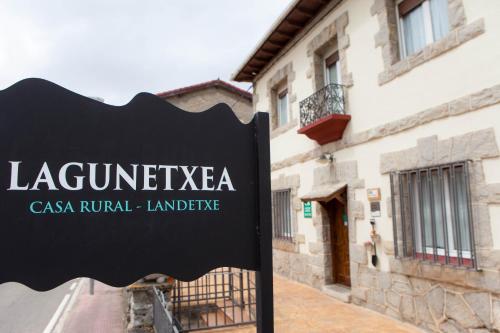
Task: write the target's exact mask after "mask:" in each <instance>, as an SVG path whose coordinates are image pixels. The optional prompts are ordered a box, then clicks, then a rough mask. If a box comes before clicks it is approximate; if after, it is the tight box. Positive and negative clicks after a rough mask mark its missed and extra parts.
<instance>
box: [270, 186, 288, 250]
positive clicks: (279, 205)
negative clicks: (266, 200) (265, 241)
mask: <svg viewBox="0 0 500 333" xmlns="http://www.w3.org/2000/svg"><path fill="white" fill-rule="evenodd" d="M290 192H291V191H290V190H289V189H287V190H279V191H273V193H272V203H273V237H274V238H278V239H284V240H289V241H291V240H292V239H293V237H292V215H291V201H290V200H291V199H290Z"/></svg>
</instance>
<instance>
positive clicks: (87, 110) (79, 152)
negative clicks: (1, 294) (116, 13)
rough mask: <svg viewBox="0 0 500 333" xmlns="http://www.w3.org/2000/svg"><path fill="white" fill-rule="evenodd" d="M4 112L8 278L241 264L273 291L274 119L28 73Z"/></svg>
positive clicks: (3, 277)
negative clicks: (83, 87)
mask: <svg viewBox="0 0 500 333" xmlns="http://www.w3.org/2000/svg"><path fill="white" fill-rule="evenodd" d="M0 117H1V119H0V262H1V265H2V269H1V270H0V283H3V282H8V281H15V282H19V283H23V284H25V285H27V286H29V287H31V288H33V289H36V290H48V289H51V288H54V287H56V286H58V285H60V284H62V283H64V282H66V281H68V280H70V279H72V278H76V277H80V276H85V277H92V278H95V279H97V280H99V281H102V282H104V283H106V284H109V285H113V286H125V285H128V284H130V283H133V282H134V281H136V280H138V279H140V278H142V277H144V276H145V275H148V274H151V273H164V274H168V275H170V276H173V277H175V278H178V279H181V280H193V279H195V278H197V277H199V276H201V275H203V274H205V273H206V272H208V271H210V270H211V269H213V268H216V267H222V266H230V267H239V268H245V269H250V270H256V271H258V272H259V274H258V280H259V279H264V280H266V281H265V283H266V284H267V286H271V288H272V284H269V283H272V282H270V277H271V278H272V276H271V274H272V273H271V245H270V243H271V238H270V195H269V141H268V139H269V138H268V126H269V125H268V118H267V114H261V113H259V114H257V115H256V116H255V117H254V119H253V120H252V121H251V122H250V123H248V124H243V123H241V122H240V121H239V120H238V119H237V118H236V116H235V115H234V113H233V111H232V110H231V109H230V108H229V107H228V106H227V105H225V104H218V105H216V106H214V107H213V108H211V109H209V110H207V111H205V112H201V113H190V112H185V111H183V110H181V109H178V108H176V107H175V106H173V105H171V104H169V103H167V102H165V101H163V100H161V99H160V98H158V97H157V96H155V95H152V94H147V93H141V94H138V95H137V96H136V97H135V98H134V99H133V100H131V101H130V102H129V103H128V104H126V105H124V106H119V107H118V106H111V105H106V104H103V103H101V102H98V101H96V100H93V99H90V98H86V97H83V96H80V95H78V94H76V93H73V92H71V91H69V90H66V89H64V88H62V87H60V86H57V85H55V84H53V83H50V82H48V81H44V80H40V79H27V80H23V81H21V82H18V83H17V84H15V85H13V86H11V87H9V88H7V89H5V90H3V91H0ZM264 274H265V277H264ZM259 281H260V282H259V283H261V284H262V283H264V282H263V281H262V280H259ZM270 292H271V298H270V301H271V303H272V289H271V290H270ZM258 296H259V298H260V302H267V301H266V296H264V295H262V294H261V292H259V295H258ZM267 300H269V298H268V299H267ZM261 311H262V309H261ZM270 315H271V318H270V319H268V321H269V320H271V321H272V304H271V313H270ZM260 316H261V319H262V318H263V317H264V319H263V320H264V321H265V320H266V319H265V316H266V315H265V314H262V313H261V314H260ZM267 331H269V330H266V332H267Z"/></svg>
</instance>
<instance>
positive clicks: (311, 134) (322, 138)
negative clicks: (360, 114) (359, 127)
mask: <svg viewBox="0 0 500 333" xmlns="http://www.w3.org/2000/svg"><path fill="white" fill-rule="evenodd" d="M349 120H351V116H350V115H347V114H338V113H334V114H330V115H328V116H326V117H323V118H320V119H318V120H317V121H315V122H313V123H312V124H309V125H307V126H304V127H302V128H301V129H299V130H298V131H297V132H298V133H299V134H305V135H307V137H308V138H309V139H312V140H315V141H316V142H317V143H319V144H320V145H324V144H326V143H329V142H333V141H337V140H340V139H341V138H342V134H343V133H344V130H345V128H346V126H347V123H348V122H349Z"/></svg>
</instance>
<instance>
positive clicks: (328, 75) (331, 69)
mask: <svg viewBox="0 0 500 333" xmlns="http://www.w3.org/2000/svg"><path fill="white" fill-rule="evenodd" d="M325 81H326V82H325V85H328V84H331V83H335V84H340V83H341V82H340V62H339V53H338V52H335V53H333V54H332V55H330V56H328V57H326V58H325Z"/></svg>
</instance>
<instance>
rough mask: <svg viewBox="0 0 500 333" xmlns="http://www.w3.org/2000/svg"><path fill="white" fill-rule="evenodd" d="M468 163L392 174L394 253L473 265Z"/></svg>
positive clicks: (449, 263) (472, 266)
mask: <svg viewBox="0 0 500 333" xmlns="http://www.w3.org/2000/svg"><path fill="white" fill-rule="evenodd" d="M468 170H469V162H468V161H463V162H456V163H452V164H444V165H438V166H432V167H428V168H419V169H413V170H405V171H398V172H393V173H391V192H392V211H393V214H392V215H393V227H394V249H395V255H396V257H400V258H401V257H405V258H408V257H410V258H414V259H419V260H424V261H432V262H436V263H441V264H446V265H454V266H462V267H470V268H477V260H476V257H475V251H474V230H473V222H472V210H471V204H470V188H469V171H468Z"/></svg>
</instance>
